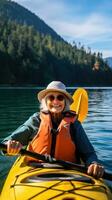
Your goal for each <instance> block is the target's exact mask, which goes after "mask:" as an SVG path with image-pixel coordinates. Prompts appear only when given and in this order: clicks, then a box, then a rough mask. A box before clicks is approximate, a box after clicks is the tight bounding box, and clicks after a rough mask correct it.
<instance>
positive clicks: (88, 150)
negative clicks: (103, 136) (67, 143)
mask: <svg viewBox="0 0 112 200" xmlns="http://www.w3.org/2000/svg"><path fill="white" fill-rule="evenodd" d="M74 128H75V131H74V133H73V134H74V142H75V144H76V148H77V151H78V155H79V156H80V157H81V159H82V160H83V162H84V163H86V165H87V166H89V165H90V164H91V163H94V162H99V161H98V158H97V155H96V152H95V149H94V147H93V146H92V144H91V142H90V140H89V139H88V137H87V135H86V133H85V130H84V128H83V127H82V125H81V123H80V122H79V121H76V122H75V123H74Z"/></svg>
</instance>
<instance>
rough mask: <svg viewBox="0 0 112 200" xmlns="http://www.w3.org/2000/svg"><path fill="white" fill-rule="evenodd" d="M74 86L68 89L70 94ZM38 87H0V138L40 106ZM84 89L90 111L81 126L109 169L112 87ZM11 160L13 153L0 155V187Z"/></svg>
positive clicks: (111, 166)
mask: <svg viewBox="0 0 112 200" xmlns="http://www.w3.org/2000/svg"><path fill="white" fill-rule="evenodd" d="M74 90H75V89H74V88H69V89H68V91H69V92H70V93H71V94H72V93H73V92H74ZM38 91H39V90H38V88H5V89H4V88H1V89H0V140H2V139H3V138H5V137H6V136H8V135H9V134H11V132H12V131H14V130H15V129H16V128H17V127H18V126H19V125H21V124H22V123H23V122H24V121H25V120H27V119H28V117H29V116H30V115H32V114H33V113H34V112H36V111H38V110H39V104H38V101H37V97H36V95H37V92H38ZM87 92H88V96H89V111H88V116H87V118H86V119H85V121H84V122H83V127H84V129H85V131H86V133H87V135H88V137H89V139H90V141H91V143H92V144H93V146H94V148H95V150H96V152H97V155H98V158H99V159H100V160H101V161H102V163H103V164H104V166H105V168H106V169H107V170H109V172H111V173H112V88H91V89H90V88H87ZM14 160H15V157H12V156H8V157H7V156H3V155H0V183H1V184H0V185H1V187H2V183H3V181H2V180H3V179H5V177H6V176H7V173H8V170H9V169H10V167H11V166H12V163H13V162H14Z"/></svg>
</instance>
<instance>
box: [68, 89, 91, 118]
mask: <svg viewBox="0 0 112 200" xmlns="http://www.w3.org/2000/svg"><path fill="white" fill-rule="evenodd" d="M72 98H73V100H74V102H73V103H72V104H71V106H70V109H71V110H73V111H75V112H76V114H77V116H78V120H79V121H80V122H83V121H84V119H85V118H86V116H87V113H88V95H87V92H86V90H85V89H83V88H78V89H77V90H76V91H75V92H74V94H73V96H72Z"/></svg>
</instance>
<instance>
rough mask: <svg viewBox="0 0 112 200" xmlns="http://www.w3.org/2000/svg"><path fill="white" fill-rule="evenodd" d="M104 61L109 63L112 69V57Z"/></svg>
mask: <svg viewBox="0 0 112 200" xmlns="http://www.w3.org/2000/svg"><path fill="white" fill-rule="evenodd" d="M104 61H105V62H107V64H108V65H109V67H110V68H112V57H107V58H105V59H104Z"/></svg>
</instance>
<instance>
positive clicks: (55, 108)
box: [46, 92, 65, 114]
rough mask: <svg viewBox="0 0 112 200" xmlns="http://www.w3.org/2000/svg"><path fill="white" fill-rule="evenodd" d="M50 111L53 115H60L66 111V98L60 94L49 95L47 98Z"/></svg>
mask: <svg viewBox="0 0 112 200" xmlns="http://www.w3.org/2000/svg"><path fill="white" fill-rule="evenodd" d="M46 104H47V108H48V110H49V111H50V112H51V113H53V114H59V113H61V112H62V111H63V110H64V107H65V97H64V95H63V94H61V93H59V92H52V93H49V94H48V95H47V97H46Z"/></svg>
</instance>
